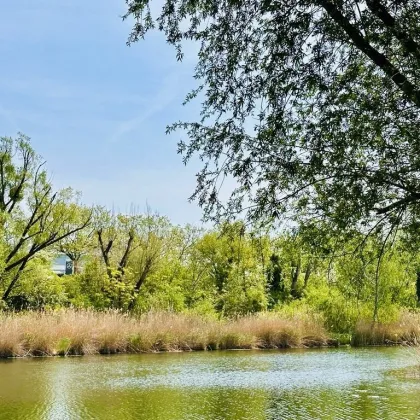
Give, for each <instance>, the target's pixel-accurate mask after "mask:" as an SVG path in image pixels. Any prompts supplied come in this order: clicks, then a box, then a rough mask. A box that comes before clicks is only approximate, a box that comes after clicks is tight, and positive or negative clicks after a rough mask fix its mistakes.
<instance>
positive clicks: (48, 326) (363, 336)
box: [0, 310, 420, 357]
mask: <svg viewBox="0 0 420 420" xmlns="http://www.w3.org/2000/svg"><path fill="white" fill-rule="evenodd" d="M332 336H334V335H333V334H328V333H327V332H326V330H325V328H324V327H323V323H322V322H321V320H320V319H317V318H316V317H308V316H306V317H305V316H301V317H296V318H295V317H292V318H280V317H279V316H278V315H277V316H276V315H272V314H270V315H268V314H263V315H259V316H248V317H243V318H239V319H236V320H214V319H208V318H203V317H199V316H193V315H184V314H173V313H165V312H162V313H150V314H147V315H144V316H142V317H140V318H135V317H130V316H128V315H125V314H123V313H120V312H111V311H110V312H94V311H74V310H61V311H57V312H50V313H48V312H47V313H39V312H27V313H21V314H10V313H9V314H7V313H4V314H2V315H0V357H23V356H54V355H82V354H98V353H100V354H112V353H147V352H160V351H191V350H217V349H267V348H271V349H275V348H290V347H294V348H298V347H321V346H328V345H335V344H337V342H336V341H335V340H333V339H331V338H330V337H332ZM418 337H420V316H419V315H418V314H409V313H405V314H403V315H402V316H401V319H400V320H399V321H398V322H394V323H389V324H379V325H376V326H373V325H372V323H370V322H361V323H359V324H358V325H357V327H356V329H355V331H354V332H353V333H352V335H351V343H352V345H354V346H366V345H392V344H410V345H413V344H414V345H417V344H418Z"/></svg>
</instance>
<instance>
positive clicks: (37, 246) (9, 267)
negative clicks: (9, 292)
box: [4, 218, 90, 272]
mask: <svg viewBox="0 0 420 420" xmlns="http://www.w3.org/2000/svg"><path fill="white" fill-rule="evenodd" d="M89 222H90V218H89V219H87V220H86V221H85V222H84V223H83V224H82V225H80V226H78V227H77V228H75V229H72V230H70V231H68V232H66V233H64V234H62V235H58V232H55V233H53V234H51V235H50V236H49V238H48V239H46V240H45V241H44V242H42V243H40V244H33V245H32V247H31V249H30V250H29V252H28V253H27V254H26V255H25V256H23V257H21V258H19V259H18V260H16V261H14V262H13V263H11V264H9V265H7V266H6V267H5V269H4V271H5V272H9V271H11V270H13V269H14V268H16V267H17V266H18V265H19V264H21V263H22V262H23V261H24V260H25V259H27V260H28V261H29V259H31V258H32V257H33V256H34V255H35V254H37V253H38V252H39V251H42V250H43V249H45V248H47V247H49V246H51V245H54V244H55V243H57V242H59V241H61V240H63V239H64V238H66V237H67V236H69V235H72V234H73V233H76V232H79V231H80V230H83V229H84V228H85V227H86V226H87V225H88V224H89Z"/></svg>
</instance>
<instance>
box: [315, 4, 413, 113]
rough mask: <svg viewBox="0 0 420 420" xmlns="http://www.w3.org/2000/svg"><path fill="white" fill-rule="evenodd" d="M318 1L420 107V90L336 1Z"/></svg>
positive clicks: (356, 44)
mask: <svg viewBox="0 0 420 420" xmlns="http://www.w3.org/2000/svg"><path fill="white" fill-rule="evenodd" d="M318 2H319V4H320V5H321V6H322V7H323V8H324V9H325V11H326V12H327V13H328V15H329V16H330V17H331V19H333V20H334V22H335V23H336V24H337V25H339V26H340V27H341V28H342V29H343V30H344V32H345V33H346V34H347V35H348V37H349V38H350V39H351V41H352V42H353V44H354V45H355V46H356V47H357V48H358V49H359V50H360V51H362V52H363V53H364V54H366V55H367V56H368V57H369V58H370V59H371V60H372V61H373V62H374V63H375V64H376V66H378V67H379V68H380V69H381V70H382V71H383V72H384V73H385V74H386V75H387V76H388V77H389V78H390V79H391V80H392V81H393V82H394V83H395V84H396V85H397V86H398V87H399V89H400V90H401V91H402V92H404V94H405V95H406V96H407V98H408V99H409V100H410V101H411V102H413V103H414V104H415V105H416V106H417V107H419V108H420V90H419V89H418V88H417V87H416V86H415V85H413V84H412V83H411V82H410V81H409V80H408V79H407V77H406V76H405V75H404V74H402V73H401V72H400V71H399V70H398V69H397V68H396V67H395V66H394V65H393V64H392V63H391V62H390V61H389V60H388V58H387V57H386V56H385V55H383V54H382V53H380V52H379V51H378V50H376V49H375V48H373V47H372V45H371V44H370V43H369V42H368V41H367V40H366V39H365V38H364V37H363V35H362V34H361V33H360V31H359V30H358V29H357V28H356V27H355V26H354V25H352V24H351V23H350V21H349V20H348V19H347V18H346V17H345V16H344V15H343V13H341V11H340V10H339V9H338V7H337V6H336V4H335V3H333V2H332V1H331V0H318Z"/></svg>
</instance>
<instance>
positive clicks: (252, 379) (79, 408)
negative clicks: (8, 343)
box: [0, 348, 420, 420]
mask: <svg viewBox="0 0 420 420" xmlns="http://www.w3.org/2000/svg"><path fill="white" fill-rule="evenodd" d="M416 362H417V360H416V358H415V357H414V355H413V354H412V353H410V352H409V351H408V350H406V349H401V348H372V349H326V350H290V351H253V352H251V351H226V352H205V353H204V352H203V353H179V354H157V355H130V356H109V357H105V356H92V357H69V358H45V359H27V360H7V361H2V362H0V419H7V420H9V419H19V420H29V419H36V420H40V419H57V420H61V419H83V420H85V419H136V420H137V419H148V420H149V419H165V420H166V419H179V420H188V419H194V420H196V419H197V420H198V419H212V420H219V419H220V420H221V419H234V420H238V419H250V420H251V419H252V420H258V419H334V420H338V419H419V418H420V380H417V379H410V378H409V377H407V375H405V374H404V373H401V372H410V371H411V372H412V371H413V370H414V367H413V366H414V364H415V363H416Z"/></svg>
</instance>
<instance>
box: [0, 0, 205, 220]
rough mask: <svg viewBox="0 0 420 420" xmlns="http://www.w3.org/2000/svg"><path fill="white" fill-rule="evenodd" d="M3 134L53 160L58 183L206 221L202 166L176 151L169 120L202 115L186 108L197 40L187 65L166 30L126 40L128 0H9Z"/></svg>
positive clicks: (109, 202) (3, 22) (1, 46)
mask: <svg viewBox="0 0 420 420" xmlns="http://www.w3.org/2000/svg"><path fill="white" fill-rule="evenodd" d="M0 4H1V11H2V13H1V15H0V54H1V62H2V65H1V66H0V126H1V132H0V135H7V136H14V135H15V134H16V133H17V132H18V131H21V132H23V133H25V134H27V135H28V136H30V137H31V139H32V144H33V146H34V148H35V149H36V151H37V152H38V153H39V154H41V155H42V156H43V157H44V158H45V159H46V160H47V162H48V164H47V167H48V169H49V171H50V173H51V174H52V179H53V183H54V185H55V186H56V187H57V188H61V187H66V186H71V187H74V188H75V189H77V190H79V191H81V192H82V193H83V200H84V202H85V203H87V204H101V205H106V206H108V207H111V206H113V207H114V208H116V209H118V210H120V211H127V210H129V208H130V206H132V205H135V206H138V208H140V209H143V208H145V206H146V202H147V203H148V204H149V205H150V206H151V207H152V208H153V209H155V210H157V211H159V212H160V213H161V214H165V215H167V216H169V217H170V218H171V219H172V220H173V221H174V222H175V223H187V222H191V223H198V222H199V220H200V218H201V211H200V209H199V208H198V207H197V205H196V204H194V203H193V204H190V203H188V201H187V198H188V196H189V195H190V194H191V193H192V191H193V189H194V185H195V177H194V174H195V173H196V172H197V169H198V165H197V164H192V165H188V166H187V167H185V166H184V165H183V164H182V162H181V158H180V156H179V155H177V154H176V147H177V141H178V140H179V138H180V134H174V135H171V136H166V135H165V127H166V125H167V124H169V123H172V122H175V121H178V120H180V119H181V120H186V119H187V120H188V119H192V118H194V117H195V116H197V115H198V112H199V110H198V107H199V102H195V103H194V104H193V105H189V106H187V107H183V106H182V105H181V103H182V101H183V99H184V97H185V95H186V93H188V91H189V90H190V89H191V88H192V87H194V86H195V85H194V80H193V79H192V73H193V67H194V64H195V53H196V51H195V47H194V46H190V47H188V48H187V49H186V50H185V53H186V58H185V60H184V62H182V63H178V62H177V61H176V59H175V52H174V50H173V49H172V48H171V47H170V46H168V45H166V43H165V39H164V38H163V37H162V35H161V34H159V33H152V34H150V35H149V36H148V37H147V39H146V40H145V41H143V42H139V43H137V44H136V45H133V46H132V47H130V48H129V47H127V46H126V39H127V37H128V34H129V31H130V29H131V28H130V22H122V20H121V18H120V16H121V15H122V14H123V13H124V11H125V2H124V0H101V1H100V0H89V1H82V0H61V1H57V0H36V1H35V0H14V1H13V2H10V1H4V0H3V1H2V0H0Z"/></svg>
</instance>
